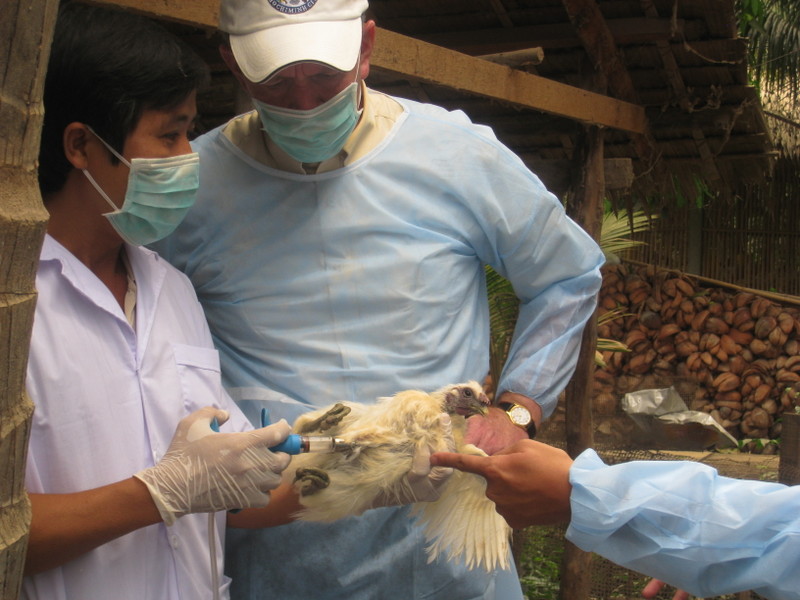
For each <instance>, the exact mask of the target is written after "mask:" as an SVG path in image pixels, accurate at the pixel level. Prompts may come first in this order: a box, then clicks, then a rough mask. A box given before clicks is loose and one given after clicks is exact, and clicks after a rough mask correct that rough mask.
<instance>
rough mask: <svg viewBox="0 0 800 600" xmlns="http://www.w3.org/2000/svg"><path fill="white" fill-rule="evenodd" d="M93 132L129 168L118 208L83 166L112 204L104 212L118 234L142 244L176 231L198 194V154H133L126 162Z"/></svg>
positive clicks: (100, 192)
mask: <svg viewBox="0 0 800 600" xmlns="http://www.w3.org/2000/svg"><path fill="white" fill-rule="evenodd" d="M90 131H91V129H90ZM92 133H94V132H93V131H92ZM94 135H95V136H96V137H97V139H99V140H100V141H101V142H103V144H105V146H106V148H108V149H109V150H110V151H111V152H112V153H113V154H114V156H116V157H117V158H118V159H119V160H121V161H122V162H123V163H124V164H125V165H127V167H128V168H129V169H130V174H129V175H128V189H127V190H126V192H125V202H124V203H123V204H122V207H121V208H117V206H116V205H115V204H114V203H113V202H112V201H111V198H109V197H108V195H107V194H106V193H105V192H104V191H103V190H102V189H101V188H100V186H99V185H98V183H97V182H96V181H95V180H94V177H92V176H91V174H90V173H89V171H87V170H86V169H83V174H84V175H86V178H87V179H88V180H89V182H90V183H91V184H92V185H93V186H94V188H95V189H96V190H97V192H98V193H99V194H100V195H101V196H102V197H103V198H105V200H106V202H108V203H109V204H110V205H111V207H112V208H114V211H113V212H110V213H104V215H103V216H104V217H106V218H107V219H108V220H109V222H110V223H111V226H112V227H113V228H114V229H115V230H116V232H117V233H118V234H119V235H120V237H121V238H122V239H123V240H125V241H126V242H128V243H130V244H134V245H136V246H143V245H145V244H150V243H152V242H156V241H158V240H161V239H163V238H165V237H167V236H168V235H169V234H170V233H172V232H173V231H175V228H176V227H177V226H178V225H179V224H180V223H181V221H183V218H184V217H185V216H186V213H187V212H189V209H190V208H191V207H192V205H193V204H194V201H195V198H196V196H197V188H198V187H199V185H200V157H199V155H198V154H197V153H196V152H193V153H191V154H182V155H179V156H172V157H169V158H133V159H131V161H130V162H128V161H127V160H125V159H124V158H122V156H120V155H119V154H118V153H117V152H116V151H115V150H114V149H113V148H112V147H111V146H109V145H108V144H106V142H105V141H104V140H103V139H102V138H101V137H100V136H98V135H97V134H96V133H95V134H94Z"/></svg>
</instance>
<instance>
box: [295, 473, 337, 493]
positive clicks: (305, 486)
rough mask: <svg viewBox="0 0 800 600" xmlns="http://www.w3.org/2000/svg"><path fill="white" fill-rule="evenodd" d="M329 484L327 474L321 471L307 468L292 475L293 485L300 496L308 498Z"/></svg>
mask: <svg viewBox="0 0 800 600" xmlns="http://www.w3.org/2000/svg"><path fill="white" fill-rule="evenodd" d="M330 483H331V478H330V477H328V474H327V473H326V472H325V471H323V470H321V469H315V468H313V467H309V468H306V469H297V472H296V473H295V474H294V485H295V488H296V489H297V491H298V493H299V494H300V495H301V496H310V495H312V494H316V493H317V492H319V491H321V490H324V489H325V488H326V487H328V486H329V485H330Z"/></svg>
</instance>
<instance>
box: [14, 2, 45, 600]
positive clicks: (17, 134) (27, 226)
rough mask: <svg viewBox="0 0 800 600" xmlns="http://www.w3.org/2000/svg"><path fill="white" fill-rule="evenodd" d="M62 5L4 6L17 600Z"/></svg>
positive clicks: (25, 538)
mask: <svg viewBox="0 0 800 600" xmlns="http://www.w3.org/2000/svg"><path fill="white" fill-rule="evenodd" d="M57 11H58V1H57V0H27V1H26V0H0V14H1V15H2V18H0V40H3V45H4V51H3V52H0V73H2V76H0V156H1V157H2V158H1V159H0V498H1V499H2V501H0V598H3V599H4V600H5V599H9V598H11V599H13V598H17V597H18V596H19V590H20V585H21V583H22V568H23V566H24V561H25V550H26V548H27V543H28V530H29V527H30V517H31V511H30V502H29V501H28V497H27V495H26V493H25V487H24V482H25V460H26V455H27V447H28V436H29V434H30V424H31V415H32V414H33V404H32V403H31V401H30V399H29V398H28V397H27V394H26V393H25V370H26V367H27V362H28V347H29V344H30V336H31V326H32V324H33V311H34V308H35V305H36V289H35V281H36V280H35V277H36V267H37V264H38V261H39V251H40V249H41V246H42V239H43V238H44V232H45V227H46V224H47V212H46V211H45V210H44V207H43V206H42V200H41V196H40V194H39V186H38V183H37V180H36V164H37V162H36V161H37V157H38V155H39V140H40V135H41V127H42V115H43V109H42V90H43V85H44V74H45V70H46V68H47V60H48V57H49V56H50V42H51V40H52V37H53V29H54V26H55V19H56V14H57Z"/></svg>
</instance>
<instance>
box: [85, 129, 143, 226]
mask: <svg viewBox="0 0 800 600" xmlns="http://www.w3.org/2000/svg"><path fill="white" fill-rule="evenodd" d="M86 129H88V130H89V131H90V132H91V133H92V135H93V136H94V137H96V138H97V139H98V140H100V142H101V143H102V144H103V145H104V146H105V147H106V148H108V150H109V152H111V154H113V155H114V156H116V157H117V158H118V159H119V160H120V161H121V162H122V164H124V165H125V166H126V167H128V169H130V168H131V163H129V162H128V161H127V160H125V159H124V158H123V157H122V156H121V155H120V153H119V152H117V151H116V150H114V148H112V147H111V146H110V145H109V144H107V143H106V141H105V140H104V139H103V138H101V137H100V136H99V135H97V134H96V133H95V131H94V129H92V128H91V127H89V126H88V125H86ZM81 171H83V174H84V175H86V179H88V180H89V183H91V184H92V186H93V187H94V189H96V190H97V193H98V194H100V195H101V196H102V197H103V199H104V200H105V201H106V202H108V204H109V205H110V206H111V208H113V209H114V212H119V211H120V210H122V209H121V208H120V207H118V206H117V205H116V204H114V203H113V202H112V201H111V198H109V197H108V194H106V193H105V192H104V191H103V188H101V187H100V184H99V183H97V181H95V179H94V177H92V174H91V173H89V171H88V170H87V169H81ZM105 214H111V213H105Z"/></svg>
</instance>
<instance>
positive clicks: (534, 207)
mask: <svg viewBox="0 0 800 600" xmlns="http://www.w3.org/2000/svg"><path fill="white" fill-rule="evenodd" d="M518 178H519V176H518ZM511 180H512V177H511V174H510V173H508V174H507V175H506V179H505V182H504V183H503V184H502V185H503V186H505V187H504V188H503V192H504V193H505V194H506V198H508V197H509V196H513V193H514V192H518V194H517V195H518V197H519V198H520V199H519V200H518V201H517V203H516V205H514V204H513V203H511V202H509V201H508V200H506V202H505V208H506V210H507V211H508V210H509V208H508V207H509V205H511V210H510V211H509V212H510V216H509V217H508V221H509V227H510V229H511V230H512V231H513V235H510V236H508V238H506V240H502V239H499V240H497V242H496V246H495V249H496V255H495V256H494V257H493V258H494V259H495V262H492V261H490V264H492V266H493V267H494V268H495V269H496V270H497V272H498V273H500V274H501V275H503V276H504V277H506V278H507V279H508V280H509V281H510V282H511V284H512V285H513V287H514V292H515V293H516V295H517V297H518V298H519V300H520V306H519V316H518V319H517V324H516V327H515V330H514V336H513V338H512V343H511V347H510V350H509V355H508V360H507V361H506V365H505V367H504V369H503V374H502V376H501V378H500V381H499V383H498V396H499V395H500V394H502V393H503V392H504V391H511V392H517V393H520V394H522V395H524V396H527V397H529V398H531V399H532V400H535V401H536V402H538V403H539V405H540V406H541V407H542V411H543V415H544V416H545V417H547V416H549V415H550V414H552V412H553V410H554V409H555V407H556V403H557V400H558V394H559V393H560V392H561V391H562V390H563V389H564V387H565V386H566V385H567V383H568V381H569V379H570V377H571V376H572V373H573V371H574V370H575V365H576V363H577V360H578V351H579V349H580V342H581V335H582V333H583V327H584V325H585V324H586V321H587V320H588V319H589V318H590V317H591V316H592V315H593V314H594V310H595V308H596V306H597V292H598V290H599V289H600V285H601V283H602V276H601V274H600V267H601V266H602V265H603V263H604V262H605V257H604V255H603V253H602V251H601V250H600V248H599V246H598V245H597V243H596V242H595V241H594V240H593V239H592V238H591V237H590V236H589V235H588V234H587V233H586V232H585V231H584V230H583V229H582V228H581V227H580V226H579V225H578V224H577V223H575V222H574V221H573V220H572V219H570V218H569V217H568V216H567V214H566V212H565V211H564V208H563V207H562V206H561V203H560V202H559V201H558V200H557V199H556V198H555V196H553V194H551V193H550V192H548V191H547V189H546V188H545V187H544V185H543V184H542V183H541V181H539V179H538V178H536V177H535V176H533V175H530V174H528V176H527V177H525V178H524V179H522V183H521V184H520V185H525V186H526V189H525V190H524V193H523V192H521V191H520V190H514V189H513V188H512V186H511V183H510V182H511ZM495 187H499V184H498V185H496V186H495ZM507 214H508V213H507ZM515 221H516V224H513V225H512V223H514V222H515ZM495 222H496V220H495Z"/></svg>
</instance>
